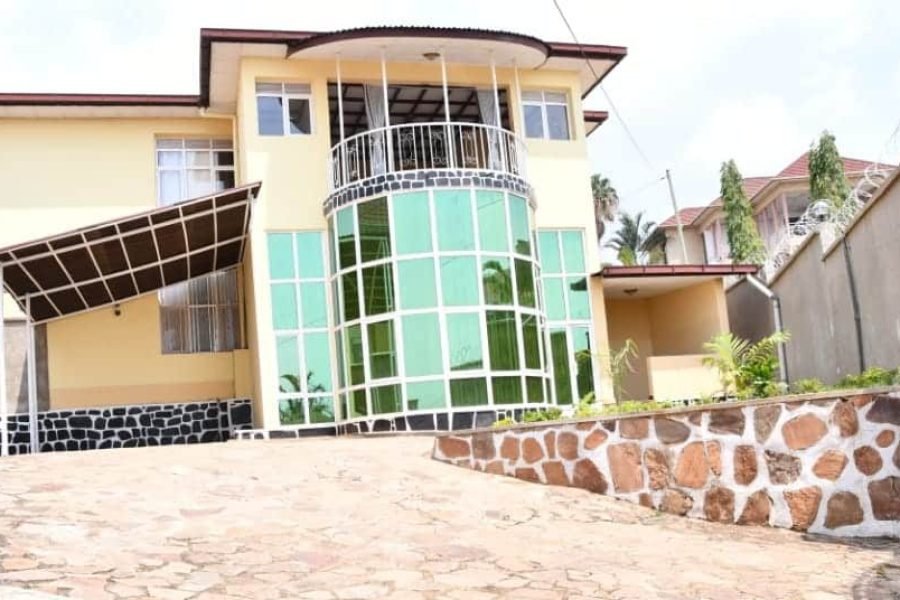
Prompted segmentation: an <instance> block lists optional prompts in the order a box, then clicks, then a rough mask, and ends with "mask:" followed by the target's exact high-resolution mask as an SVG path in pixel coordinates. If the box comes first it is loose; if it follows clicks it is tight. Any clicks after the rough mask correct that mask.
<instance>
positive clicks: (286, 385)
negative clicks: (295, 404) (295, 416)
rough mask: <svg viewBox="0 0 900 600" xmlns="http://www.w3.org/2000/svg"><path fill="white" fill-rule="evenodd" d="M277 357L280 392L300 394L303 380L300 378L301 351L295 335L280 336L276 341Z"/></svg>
mask: <svg viewBox="0 0 900 600" xmlns="http://www.w3.org/2000/svg"><path fill="white" fill-rule="evenodd" d="M275 356H276V360H277V363H278V391H279V392H286V393H297V394H299V393H300V392H302V391H303V390H301V389H300V386H301V383H302V381H303V379H302V378H301V377H300V349H299V348H298V347H297V338H296V336H293V335H280V336H278V337H277V338H276V340H275Z"/></svg>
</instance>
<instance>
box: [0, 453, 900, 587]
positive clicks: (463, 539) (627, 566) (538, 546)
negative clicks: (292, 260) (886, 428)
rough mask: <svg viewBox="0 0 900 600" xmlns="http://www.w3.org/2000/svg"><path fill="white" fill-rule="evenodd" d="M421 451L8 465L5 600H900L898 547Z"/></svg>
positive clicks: (0, 490)
mask: <svg viewBox="0 0 900 600" xmlns="http://www.w3.org/2000/svg"><path fill="white" fill-rule="evenodd" d="M430 448H431V439H430V438H427V437H405V438H397V437H394V438H377V439H316V440H299V441H269V442H262V441H260V442H238V443H235V442H232V443H228V444H208V445H196V446H179V447H165V448H147V449H126V450H108V451H96V452H82V453H72V454H44V455H40V456H36V457H27V456H26V457H12V458H9V459H5V460H2V461H0V598H16V599H18V598H22V599H23V600H25V599H27V598H31V597H32V595H31V594H28V593H26V592H25V591H24V590H26V589H28V590H32V591H34V592H42V594H35V595H34V596H33V597H34V598H45V597H46V596H45V595H44V594H54V595H60V596H65V597H82V598H99V599H102V598H115V599H118V598H159V599H163V600H181V599H187V598H198V599H201V598H202V599H209V600H213V599H230V598H259V599H267V598H307V599H342V598H393V599H437V598H442V599H443V598H446V599H465V600H470V599H472V600H480V599H489V598H516V599H519V598H521V599H531V598H534V599H554V598H570V599H573V600H574V599H576V598H584V599H587V598H590V599H599V598H614V599H627V598H640V599H644V598H665V599H678V598H710V599H730V598H767V599H771V598H808V599H811V600H812V599H814V600H824V599H827V598H847V597H858V598H870V599H878V598H891V597H897V596H894V595H893V594H895V593H896V594H898V595H900V575H898V573H900V558H898V556H897V554H896V552H895V550H896V547H897V543H896V542H887V541H885V542H876V543H866V544H859V543H846V542H840V541H838V542H835V541H826V540H822V539H819V538H808V537H803V536H801V535H799V534H796V533H793V532H790V531H783V530H774V529H765V528H751V527H737V526H723V525H715V524H711V523H706V522H700V521H691V520H688V519H684V518H679V517H674V516H668V515H661V514H657V513H654V512H653V511H650V510H648V509H644V508H641V507H638V506H634V505H631V504H626V503H624V502H617V501H615V500H612V499H610V498H606V497H601V496H597V495H592V494H590V493H588V492H585V491H582V490H577V489H569V488H555V487H545V486H541V485H536V484H531V483H526V482H522V481H519V480H515V479H511V478H505V477H501V476H494V475H486V474H483V473H476V472H473V471H469V470H466V469H459V468H455V467H451V466H448V465H445V464H441V463H437V462H434V461H431V460H430V459H429V457H428V455H429V452H430ZM4 586H6V587H4ZM13 590H19V591H18V592H14V591H13Z"/></svg>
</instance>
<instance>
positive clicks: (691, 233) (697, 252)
mask: <svg viewBox="0 0 900 600" xmlns="http://www.w3.org/2000/svg"><path fill="white" fill-rule="evenodd" d="M842 160H843V163H844V173H845V175H846V176H847V180H848V181H849V182H850V185H851V186H853V185H856V183H857V182H859V181H860V180H861V179H862V178H863V177H864V176H865V171H866V168H868V167H870V166H873V163H872V162H871V161H865V160H859V159H855V158H843V159H842ZM874 166H878V167H881V168H886V169H892V167H891V166H889V165H874ZM743 188H744V194H746V196H747V199H748V200H749V201H750V204H751V205H752V207H753V215H754V220H755V221H756V227H757V230H758V231H759V235H760V237H761V238H762V241H763V245H764V246H765V249H766V253H767V254H768V255H769V256H774V255H775V254H776V253H779V252H790V251H791V248H792V245H791V241H792V238H797V239H802V237H803V236H805V235H806V233H807V232H806V231H803V232H795V231H793V227H794V225H795V224H796V223H797V221H798V220H800V219H801V217H803V215H804V213H805V212H806V211H807V209H808V208H809V206H810V204H811V203H812V202H813V199H811V198H810V196H809V153H808V152H805V153H804V154H802V155H800V156H799V157H798V158H797V159H796V160H794V161H793V162H791V163H790V164H789V165H787V166H786V167H785V168H784V169H782V170H781V171H779V172H778V173H777V174H776V175H772V176H769V177H745V178H744V180H743ZM678 221H680V222H681V227H682V230H683V232H684V248H685V249H686V250H687V256H686V257H685V256H684V251H683V250H682V246H681V240H680V239H679V233H678V224H679V223H678ZM659 228H660V229H662V230H663V231H664V232H665V234H666V247H665V252H666V262H667V263H669V264H685V263H688V264H724V263H728V262H730V261H731V259H730V256H729V254H730V251H729V248H728V239H727V237H726V234H725V220H724V213H723V211H722V199H721V198H716V199H715V200H713V201H712V202H710V203H709V204H708V205H706V206H693V207H688V208H682V209H681V210H679V211H678V215H677V216H676V215H672V216H670V217H669V218H667V219H666V220H664V221H663V222H662V223H660V224H659Z"/></svg>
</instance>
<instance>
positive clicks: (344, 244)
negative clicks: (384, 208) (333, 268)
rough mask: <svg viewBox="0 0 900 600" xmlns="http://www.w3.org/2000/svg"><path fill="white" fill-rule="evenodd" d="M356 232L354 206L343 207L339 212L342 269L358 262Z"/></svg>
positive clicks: (339, 242)
mask: <svg viewBox="0 0 900 600" xmlns="http://www.w3.org/2000/svg"><path fill="white" fill-rule="evenodd" d="M355 232H356V226H355V225H354V223H353V207H352V206H348V207H347V208H342V209H341V210H339V211H338V214H337V236H338V257H339V259H340V263H341V268H342V269H346V268H347V267H352V266H353V265H355V264H356V238H355V235H354V234H355Z"/></svg>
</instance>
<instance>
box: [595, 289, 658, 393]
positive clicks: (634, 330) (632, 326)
mask: <svg viewBox="0 0 900 600" xmlns="http://www.w3.org/2000/svg"><path fill="white" fill-rule="evenodd" d="M606 323H607V328H608V329H609V347H610V349H611V351H612V352H616V351H618V350H620V349H621V348H622V347H623V346H624V345H625V342H626V340H628V339H629V338H631V339H632V340H634V342H635V344H637V347H638V352H639V355H638V357H637V358H636V359H635V360H633V361H632V366H633V367H634V371H633V372H626V373H625V375H624V377H623V382H622V386H623V388H624V390H625V394H624V396H625V397H624V398H619V400H644V399H646V398H649V397H650V386H649V381H648V379H647V361H646V358H647V357H648V356H652V355H653V333H652V326H651V324H650V310H649V308H648V306H647V301H646V300H638V299H635V300H618V299H616V300H614V299H610V298H607V299H606Z"/></svg>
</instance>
